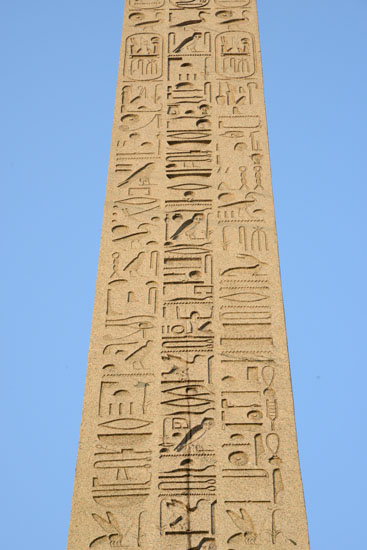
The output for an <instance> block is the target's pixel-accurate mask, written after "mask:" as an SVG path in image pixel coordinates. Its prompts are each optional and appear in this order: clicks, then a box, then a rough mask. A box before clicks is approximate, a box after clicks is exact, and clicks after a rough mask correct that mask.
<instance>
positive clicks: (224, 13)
mask: <svg viewBox="0 0 367 550" xmlns="http://www.w3.org/2000/svg"><path fill="white" fill-rule="evenodd" d="M259 52H260V45H259V38H258V29H257V13H256V3H255V1H254V0H158V1H157V0H129V2H126V5H125V21H124V32H123V37H122V50H121V61H120V68H119V78H118V94H117V102H116V109H115V118H114V128H113V137H112V148H111V159H110V170H109V183H108V189H107V198H106V207H105V217H104V225H103V233H102V243H101V257H100V264H99V272H98V281H97V293H96V302H95V311H94V320H93V327H92V336H91V349H90V357H89V366H88V373H87V385H86V396H85V404H84V411H83V421H82V431H81V440H80V449H79V458H78V466H77V472H76V482H75V491H74V498H73V509H72V519H71V527H70V536H69V545H68V549H69V550H80V549H81V548H91V549H93V548H115V547H116V548H124V549H125V550H136V549H141V550H155V549H156V548H162V549H167V550H171V549H172V550H200V549H206V550H208V549H210V550H216V549H219V548H220V549H222V550H238V549H242V548H247V547H248V546H256V547H258V548H259V549H262V550H269V549H270V548H275V549H276V548H278V549H280V550H286V549H287V548H294V547H296V548H299V549H300V550H307V549H308V538H307V526H306V519H305V513H304V504H303V497H302V485H301V481H300V474H299V466H298V457H297V446H296V435H295V427H294V420H293V408H292V393H291V385H290V377H289V370H288V357H287V349H286V340H285V328H284V319H283V312H282V298H281V290H280V281H279V271H278V257H277V249H276V233H275V222H274V215H273V201H272V191H271V180H270V167H269V155H268V146H267V134H266V119H265V109H264V99H263V85H262V76H261V58H260V54H259Z"/></svg>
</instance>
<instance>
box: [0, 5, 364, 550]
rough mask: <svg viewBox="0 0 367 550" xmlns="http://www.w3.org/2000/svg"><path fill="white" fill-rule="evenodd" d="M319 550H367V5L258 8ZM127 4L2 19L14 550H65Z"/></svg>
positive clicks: (5, 410) (306, 474) (8, 11)
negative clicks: (365, 545)
mask: <svg viewBox="0 0 367 550" xmlns="http://www.w3.org/2000/svg"><path fill="white" fill-rule="evenodd" d="M258 6H259V16H260V30H261V44H262V54H263V65H264V80H265V90H266V92H265V93H266V105H267V113H268V124H269V139H270V152H271V161H272V172H273V185H274V194H275V205H276V215H277V227H278V235H279V247H280V259H281V272H282V282H283V292H284V300H285V310H286V319H287V328H288V340H289V351H290V358H291V366H292V378H293V385H294V397H295V405H296V420H297V427H298V434H299V446H300V457H301V467H302V475H303V480H304V489H305V497H306V503H307V511H308V518H309V527H310V537H311V546H312V549H313V550H325V549H332V550H345V549H347V548H362V547H363V542H362V541H363V540H364V539H365V509H366V505H365V492H366V490H367V486H366V485H367V483H366V469H365V463H366V460H365V456H366V452H367V444H366V427H365V418H366V416H367V408H366V401H367V398H366V388H367V375H366V367H365V364H366V352H365V348H364V344H365V341H366V329H365V325H366V323H365V315H366V312H367V304H366V292H365V279H366V276H365V272H366V253H365V248H366V246H365V245H366V231H365V227H366V217H367V216H366V199H367V191H366V178H365V166H366V138H365V133H366V130H365V129H366V127H367V114H366V95H367V94H366V80H367V77H366V43H367V34H366V28H365V27H366V20H367V2H366V0H349V1H348V2H345V1H342V0H333V1H332V0H322V1H320V0H309V1H308V2H307V3H306V2H295V0H277V1H274V0H258ZM122 15H123V3H122V1H121V0H108V1H105V2H102V1H100V0H99V1H97V0H88V1H87V0H78V1H75V0H73V1H71V0H63V2H50V1H46V0H38V1H37V0H36V1H34V2H29V0H28V1H25V0H12V1H11V2H6V3H5V2H4V3H3V5H2V7H1V21H0V27H1V28H0V30H1V32H0V37H1V38H0V40H1V41H2V48H1V54H0V55H1V58H2V59H1V67H2V69H1V71H2V85H1V95H2V101H1V106H2V124H1V130H2V131H1V136H0V139H1V148H0V151H1V154H2V172H3V177H2V194H3V200H2V216H1V224H2V225H3V227H2V229H1V236H2V246H3V253H2V258H3V262H2V285H1V292H2V309H3V315H2V327H1V335H2V340H3V342H2V352H3V353H2V355H3V361H2V365H3V366H2V379H3V383H2V397H1V399H0V407H1V409H2V410H1V414H2V418H3V424H2V426H3V430H2V435H3V437H2V449H3V450H2V453H1V458H0V460H1V471H2V495H3V498H2V499H1V504H0V507H1V508H2V514H1V515H2V519H3V522H2V523H3V529H2V535H1V546H2V547H3V548H4V549H7V548H9V549H10V548H11V549H12V550H16V549H19V550H23V549H24V548H27V550H49V549H51V548H52V550H63V549H64V548H65V545H66V537H67V529H68V521H69V513H70V504H71V496H72V486H73V476H74V467H75V460H76V451H77V442H78V436H79V422H80V415H81V407H82V396H83V390H84V379H85V368H86V362H87V352H88V344H89V331H90V323H91V316H92V306H93V295H94V285H95V277H96V268H97V259H98V248H99V239H100V229H101V222H102V213H103V201H104V194H105V182H106V173H107V162H108V154H109V145H110V136H111V126H112V113H113V102H114V96H115V85H116V76H117V62H118V53H119V42H120V33H121V24H122Z"/></svg>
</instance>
